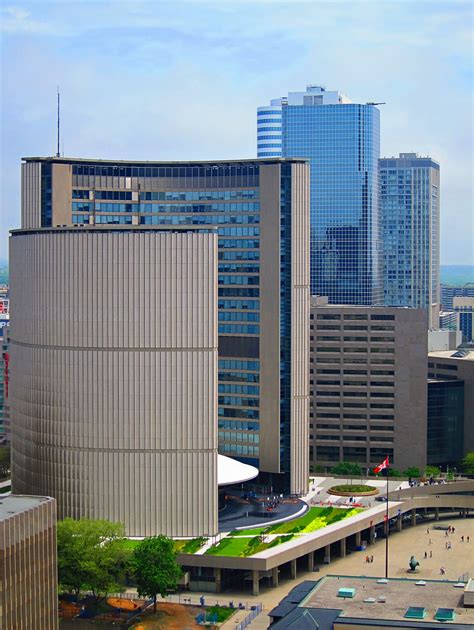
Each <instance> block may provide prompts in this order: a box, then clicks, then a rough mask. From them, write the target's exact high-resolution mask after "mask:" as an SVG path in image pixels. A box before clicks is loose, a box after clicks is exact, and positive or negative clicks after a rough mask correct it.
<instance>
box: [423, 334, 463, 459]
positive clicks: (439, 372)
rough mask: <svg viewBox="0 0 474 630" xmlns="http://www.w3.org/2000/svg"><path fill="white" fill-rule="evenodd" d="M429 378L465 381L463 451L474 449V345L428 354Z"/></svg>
mask: <svg viewBox="0 0 474 630" xmlns="http://www.w3.org/2000/svg"><path fill="white" fill-rule="evenodd" d="M428 378H429V379H441V380H443V381H456V380H458V381H463V382H464V435H463V444H464V446H463V451H464V453H467V452H469V451H473V450H474V346H473V345H467V346H461V347H459V348H458V349H457V350H456V351H452V350H447V351H437V352H430V353H429V354H428Z"/></svg>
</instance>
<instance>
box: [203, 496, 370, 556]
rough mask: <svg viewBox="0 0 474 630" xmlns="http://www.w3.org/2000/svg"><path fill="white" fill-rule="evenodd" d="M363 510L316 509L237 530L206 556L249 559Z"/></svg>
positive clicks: (212, 548) (210, 549)
mask: <svg viewBox="0 0 474 630" xmlns="http://www.w3.org/2000/svg"><path fill="white" fill-rule="evenodd" d="M358 512H360V510H358V509H356V508H353V509H344V508H333V507H313V508H310V509H309V510H308V511H307V512H306V514H305V515H304V516H300V517H299V518H296V519H294V520H292V521H285V522H284V523H277V524H275V525H270V526H269V527H266V528H262V527H257V528H254V529H244V530H234V531H232V532H231V533H230V534H229V535H228V536H226V537H225V538H223V539H222V540H221V541H220V542H218V543H217V544H215V545H213V546H212V547H210V548H209V549H208V550H207V551H206V554H209V555H214V556H233V557H243V558H245V557H248V556H253V555H254V554H256V553H259V552H261V551H264V550H265V549H270V548H271V547H276V546H277V545H280V544H282V543H284V542H288V541H289V540H291V539H292V538H294V537H296V536H299V535H303V534H309V533H311V532H314V531H316V530H318V529H322V528H323V527H327V526H328V525H332V524H333V523H337V522H338V521H341V520H343V519H345V518H348V517H350V516H354V515H355V514H357V513H358Z"/></svg>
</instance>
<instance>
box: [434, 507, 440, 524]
mask: <svg viewBox="0 0 474 630" xmlns="http://www.w3.org/2000/svg"><path fill="white" fill-rule="evenodd" d="M435 521H439V507H435Z"/></svg>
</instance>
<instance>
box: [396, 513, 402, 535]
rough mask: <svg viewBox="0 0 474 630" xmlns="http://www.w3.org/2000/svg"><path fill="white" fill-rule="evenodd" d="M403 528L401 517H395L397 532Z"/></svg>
mask: <svg viewBox="0 0 474 630" xmlns="http://www.w3.org/2000/svg"><path fill="white" fill-rule="evenodd" d="M402 527H403V521H402V515H401V514H399V515H398V516H397V532H401V531H402Z"/></svg>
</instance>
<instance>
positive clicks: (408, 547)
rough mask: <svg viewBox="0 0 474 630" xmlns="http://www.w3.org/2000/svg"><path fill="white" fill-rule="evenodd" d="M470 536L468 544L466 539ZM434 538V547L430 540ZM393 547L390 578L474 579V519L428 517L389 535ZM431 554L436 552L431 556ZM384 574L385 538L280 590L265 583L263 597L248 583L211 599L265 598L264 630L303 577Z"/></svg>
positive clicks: (257, 623)
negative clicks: (414, 564) (412, 565)
mask: <svg viewBox="0 0 474 630" xmlns="http://www.w3.org/2000/svg"><path fill="white" fill-rule="evenodd" d="M449 525H451V526H452V527H454V528H455V532H454V533H453V534H449V536H446V535H445V531H444V530H441V529H439V530H438V529H434V527H448V526H449ZM427 529H429V530H430V532H429V533H427ZM461 536H464V542H461ZM467 536H470V542H469V543H468V542H466V540H467ZM430 539H431V545H430V544H429V542H430ZM448 541H449V542H450V543H451V548H450V549H446V542H448ZM389 551H390V556H389V578H390V577H397V578H401V577H406V578H415V579H429V580H440V579H447V580H457V579H458V578H459V577H461V576H462V575H463V574H465V573H466V572H470V574H471V577H472V576H473V574H474V519H473V518H464V519H461V518H449V519H445V520H440V521H437V522H435V521H428V522H426V523H424V524H421V525H417V526H415V527H406V528H405V529H404V530H403V531H402V532H400V533H394V534H391V535H390V539H389ZM425 551H426V552H427V555H428V558H427V559H426V560H425V559H424V554H425ZM430 552H432V557H431V558H430ZM367 554H370V555H373V556H374V561H373V563H370V564H367V563H366V562H365V557H366V555H367ZM412 555H414V556H415V558H416V559H417V560H418V561H419V562H420V567H419V570H418V571H417V572H416V573H415V574H412V573H408V572H407V570H408V562H409V560H410V556H412ZM441 567H443V568H445V570H446V574H445V575H444V576H441V575H440V568H441ZM384 572H385V540H383V539H382V540H379V541H377V542H376V543H375V544H374V545H371V546H370V547H368V549H367V551H359V552H353V553H351V554H349V555H347V556H346V557H345V558H337V559H335V560H334V561H333V562H331V564H329V565H323V566H319V572H307V571H306V572H299V573H298V577H297V579H296V580H290V579H284V580H282V581H281V582H280V585H279V586H278V587H276V588H271V587H268V588H266V587H265V586H264V584H263V581H262V583H261V591H260V595H258V596H257V597H253V596H252V595H251V594H250V593H249V590H248V587H247V588H245V587H243V588H242V591H239V592H236V591H232V592H230V593H228V592H226V593H223V594H221V595H218V596H214V594H212V596H211V597H212V599H217V600H219V601H221V602H222V603H228V602H229V601H230V600H233V601H235V602H238V601H245V602H248V603H250V604H251V603H252V602H253V601H258V602H261V603H262V604H263V606H264V611H263V612H262V613H261V614H260V615H259V616H258V617H257V618H256V619H255V620H254V621H253V622H252V623H251V625H250V626H249V628H251V629H252V630H263V629H264V628H267V627H268V624H269V618H268V616H267V613H268V611H269V610H271V609H272V608H273V607H274V606H276V605H277V604H278V603H279V601H280V600H281V599H283V597H284V596H285V595H286V594H287V593H288V591H290V590H291V589H292V588H293V587H294V586H295V585H296V584H298V583H300V582H303V581H304V580H317V579H319V578H320V577H322V576H323V575H328V574H338V575H357V576H373V577H383V576H384ZM238 614H239V613H238ZM241 616H242V615H241ZM236 620H237V618H236V617H233V618H232V619H231V620H229V621H228V622H227V623H226V624H224V626H223V627H224V628H225V629H228V628H231V627H233V626H235V623H236Z"/></svg>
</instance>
